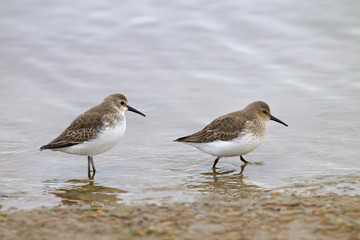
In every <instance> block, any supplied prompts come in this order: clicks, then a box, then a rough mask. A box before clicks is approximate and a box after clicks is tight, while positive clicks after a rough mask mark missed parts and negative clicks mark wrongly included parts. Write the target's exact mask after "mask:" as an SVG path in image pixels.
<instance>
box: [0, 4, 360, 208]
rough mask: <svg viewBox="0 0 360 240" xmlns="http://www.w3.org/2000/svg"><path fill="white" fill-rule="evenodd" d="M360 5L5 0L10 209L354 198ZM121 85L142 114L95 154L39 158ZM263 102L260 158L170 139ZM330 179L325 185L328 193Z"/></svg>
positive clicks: (3, 182)
mask: <svg viewBox="0 0 360 240" xmlns="http://www.w3.org/2000/svg"><path fill="white" fill-rule="evenodd" d="M359 9H360V2H359V1H357V0H353V1H351V0H345V1H336V0H330V1H329V0H320V1H310V0H305V1H288V0H276V1H271V2H269V1H261V0H255V1H238V0H225V1H205V0H200V1H183V0H179V1H178V0H176V1H161V0H158V1H156V0H149V1H143V0H140V1H114V0H109V1H92V0H86V1H85V0H84V1H67V0H65V1H16V0H11V1H10V0H7V1H2V3H1V7H0V14H1V15H0V84H1V85H0V96H1V98H0V100H1V101H0V110H1V115H0V171H1V172H0V194H1V200H0V205H2V206H3V207H11V206H15V207H20V208H29V207H36V206H41V205H46V206H54V205H57V204H60V203H64V204H76V203H79V202H80V203H81V202H84V201H85V202H92V201H95V202H100V203H101V204H116V203H121V202H134V201H135V202H136V201H143V200H144V199H145V200H146V201H153V202H161V201H167V200H171V201H192V200H193V199H194V197H195V198H196V196H197V194H199V193H201V194H207V193H209V192H214V191H215V192H221V191H224V192H230V193H231V194H235V195H236V194H237V195H241V194H246V191H249V190H250V191H251V190H252V189H256V188H263V189H270V190H272V191H273V190H276V191H283V190H288V189H290V191H293V190H296V191H301V189H305V190H304V192H305V193H306V192H307V191H309V190H308V187H311V186H314V188H315V189H316V188H321V189H322V191H325V192H328V191H332V192H336V193H339V194H348V193H349V194H356V193H359V188H360V181H359V173H360V161H359V153H360V150H359V147H360V109H359V105H360V18H359V11H358V10H359ZM117 92H120V93H123V94H125V95H126V96H127V97H128V99H129V103H130V105H131V106H132V107H135V108H137V109H138V110H140V111H142V112H144V113H145V114H146V115H147V117H146V118H143V117H141V116H140V115H137V114H134V113H132V112H128V113H127V120H128V122H127V132H126V134H125V136H124V138H123V139H122V140H121V142H120V143H119V144H118V145H117V146H116V147H115V148H114V149H112V150H110V151H108V152H106V153H104V154H101V155H98V156H96V157H95V158H94V159H95V165H96V167H97V169H98V172H97V173H96V176H95V181H94V182H89V181H88V179H87V160H86V157H81V156H75V155H67V154H64V153H59V152H51V151H46V152H40V151H39V147H40V146H41V145H43V144H46V143H48V142H49V141H51V140H52V139H53V138H55V137H56V136H57V135H58V134H60V133H61V131H63V130H64V129H65V128H66V127H67V126H68V124H69V123H70V122H71V121H72V120H73V119H74V118H75V117H76V116H77V115H79V114H80V113H82V112H83V111H85V110H87V109H89V108H90V107H92V106H94V105H96V104H98V103H100V102H101V101H102V100H103V98H104V97H106V96H107V95H109V94H111V93H117ZM255 100H263V101H266V102H267V103H268V104H269V105H270V107H271V109H272V114H273V115H274V116H276V117H278V118H279V119H281V120H283V121H284V122H286V123H287V124H289V127H288V128H286V127H284V126H283V125H280V124H278V123H276V122H269V124H268V127H269V131H268V136H267V138H266V140H265V142H264V143H263V145H262V146H261V147H259V148H258V149H257V150H256V151H254V152H252V153H250V154H248V155H246V159H247V160H249V161H251V162H263V164H261V165H259V164H252V165H248V166H247V167H246V168H245V171H244V174H243V175H239V172H240V166H241V162H240V160H239V159H238V158H237V157H236V158H224V159H221V160H220V162H219V164H218V167H219V173H221V174H218V175H214V174H211V166H212V164H213V161H214V157H212V156H209V155H206V154H204V153H202V152H200V151H198V150H197V149H195V148H192V147H190V146H186V145H183V144H179V143H174V142H172V140H173V139H176V138H177V137H180V136H184V135H187V134H190V133H193V132H195V131H197V130H200V129H201V128H202V127H204V126H205V125H206V124H207V123H209V122H210V121H211V120H213V119H214V118H216V117H218V116H220V115H222V114H225V113H228V112H231V111H235V110H239V109H241V108H243V107H244V106H245V105H247V104H248V103H250V102H252V101H255ZM323 184H325V187H324V186H323Z"/></svg>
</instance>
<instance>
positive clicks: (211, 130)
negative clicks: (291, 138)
mask: <svg viewBox="0 0 360 240" xmlns="http://www.w3.org/2000/svg"><path fill="white" fill-rule="evenodd" d="M268 120H273V121H276V122H279V123H281V124H283V125H285V126H288V125H287V124H286V123H284V122H282V121H281V120H279V119H277V118H276V117H274V116H272V115H271V113H270V108H269V106H268V105H267V104H266V103H265V102H262V101H257V102H253V103H250V104H249V105H247V106H246V107H245V108H244V109H242V110H240V111H237V112H232V113H229V114H226V115H223V116H221V117H219V118H217V119H215V120H214V121H212V122H211V123H210V124H209V125H207V126H206V127H204V128H203V129H202V130H200V131H199V132H196V133H194V134H192V135H189V136H186V137H181V138H178V139H176V140H175V141H176V142H182V143H186V144H189V145H191V146H193V147H196V148H198V149H199V150H200V151H202V152H204V153H207V154H210V155H213V156H215V157H216V159H215V161H214V164H213V170H214V171H215V167H216V164H217V163H218V161H219V159H220V158H221V157H234V156H240V160H241V161H243V162H244V163H245V164H246V163H248V162H247V161H246V160H245V159H244V158H243V155H245V154H247V153H249V152H251V151H253V150H255V149H256V148H257V147H259V146H260V145H261V143H262V142H263V141H264V139H265V136H266V131H267V121H268Z"/></svg>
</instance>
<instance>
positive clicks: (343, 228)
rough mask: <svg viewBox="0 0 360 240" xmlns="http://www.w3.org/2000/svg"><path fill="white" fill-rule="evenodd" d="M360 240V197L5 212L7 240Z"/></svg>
mask: <svg viewBox="0 0 360 240" xmlns="http://www.w3.org/2000/svg"><path fill="white" fill-rule="evenodd" d="M84 238H91V239H360V195H355V196H346V195H337V194H325V195H313V196H303V195H295V194H292V195H286V194H280V193H275V192H266V191H256V192H251V193H248V194H247V195H246V196H243V197H241V198H236V199H235V200H234V198H233V197H232V196H229V195H219V194H211V195H202V196H200V197H199V198H198V199H197V200H196V201H195V202H192V203H163V204H161V205H156V204H146V203H143V204H139V203H137V204H135V205H129V204H120V205H118V206H106V207H101V206H99V205H91V204H84V205H75V206H70V207H69V206H66V207H61V206H59V207H54V208H46V207H43V208H36V209H32V210H11V209H10V210H6V211H1V212H0V239H84Z"/></svg>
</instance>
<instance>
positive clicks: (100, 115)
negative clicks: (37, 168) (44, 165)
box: [40, 94, 145, 172]
mask: <svg viewBox="0 0 360 240" xmlns="http://www.w3.org/2000/svg"><path fill="white" fill-rule="evenodd" d="M126 111H132V112H135V113H138V114H140V115H142V116H144V117H145V115H144V114H143V113H141V112H139V111H138V110H136V109H135V108H132V107H130V106H129V105H128V101H127V99H126V97H125V96H124V95H122V94H112V95H109V96H107V97H106V98H105V99H104V101H103V102H102V103H100V104H99V105H97V106H95V107H93V108H91V109H89V110H88V111H86V112H84V113H83V114H81V115H80V116H78V117H77V118H76V119H75V120H74V121H73V122H72V123H71V124H70V126H69V127H68V128H66V129H65V131H64V132H63V133H61V134H60V135H59V136H58V137H57V138H55V139H54V140H53V141H51V142H50V143H49V144H47V145H44V146H42V147H41V148H40V150H45V149H51V150H54V151H61V152H65V153H70V154H76V155H83V156H88V171H89V172H90V164H91V166H92V169H93V171H94V172H95V171H96V169H95V166H94V160H93V157H94V156H95V155H97V154H100V153H103V152H106V151H108V150H110V149H111V148H113V147H114V146H115V145H116V143H117V142H118V141H119V140H120V138H121V137H122V136H123V135H124V133H125V129H126V118H125V112H126Z"/></svg>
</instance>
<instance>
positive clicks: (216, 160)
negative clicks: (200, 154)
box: [212, 157, 220, 170]
mask: <svg viewBox="0 0 360 240" xmlns="http://www.w3.org/2000/svg"><path fill="white" fill-rule="evenodd" d="M219 159H220V157H217V158H216V159H215V161H214V165H213V167H212V168H213V170H215V166H216V164H217V163H218V161H219Z"/></svg>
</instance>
